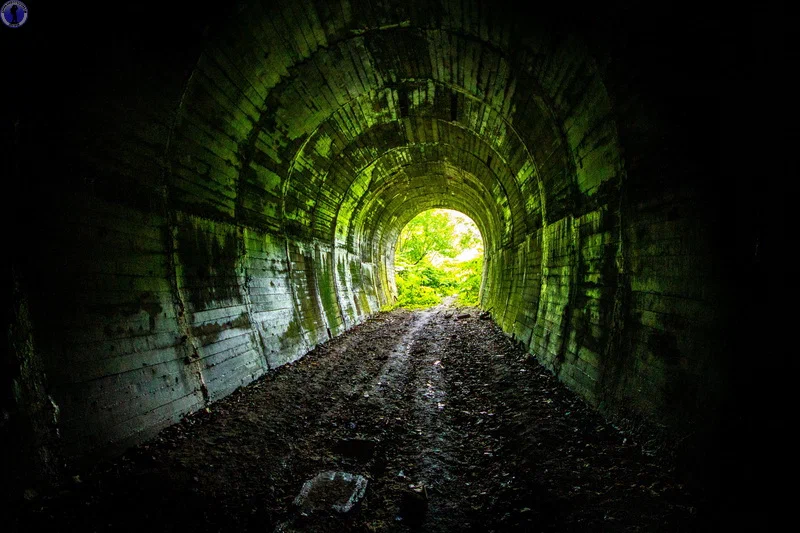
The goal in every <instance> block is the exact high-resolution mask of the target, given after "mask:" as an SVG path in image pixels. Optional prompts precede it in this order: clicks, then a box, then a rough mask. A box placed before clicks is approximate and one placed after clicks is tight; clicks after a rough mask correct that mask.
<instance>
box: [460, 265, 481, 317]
mask: <svg viewBox="0 0 800 533" xmlns="http://www.w3.org/2000/svg"><path fill="white" fill-rule="evenodd" d="M459 268H460V272H459V279H460V280H461V281H460V284H459V286H458V289H459V292H458V305H464V306H467V305H478V304H479V303H480V302H479V301H478V300H479V296H480V290H481V271H482V269H483V256H480V257H476V258H475V259H471V260H469V261H464V262H463V263H462V264H461V265H460V266H459Z"/></svg>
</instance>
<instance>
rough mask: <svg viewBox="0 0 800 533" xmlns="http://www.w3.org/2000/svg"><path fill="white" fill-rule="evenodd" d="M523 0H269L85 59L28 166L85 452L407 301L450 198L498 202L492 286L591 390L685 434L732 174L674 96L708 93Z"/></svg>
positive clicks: (507, 320)
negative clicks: (525, 8)
mask: <svg viewBox="0 0 800 533" xmlns="http://www.w3.org/2000/svg"><path fill="white" fill-rule="evenodd" d="M501 7H502V6H501ZM501 7H500V8H496V6H495V3H492V4H491V8H490V6H489V4H487V3H482V2H478V1H471V2H461V1H451V0H441V1H432V2H431V1H426V2H408V1H397V2H394V1H391V2H384V3H376V2H368V1H362V0H341V1H340V2H334V3H331V2H322V1H314V0H308V1H302V2H297V1H285V2H283V1H281V2H241V3H238V4H237V5H236V7H232V8H231V11H230V14H229V16H228V17H227V18H219V17H217V18H214V19H212V18H204V17H210V16H209V15H207V14H206V15H203V14H202V13H200V12H198V13H194V14H191V13H190V14H188V15H187V14H186V13H184V12H182V13H180V16H178V14H177V13H176V15H175V18H174V20H173V19H170V20H173V22H174V25H173V26H169V25H165V26H164V29H160V30H156V29H153V28H149V27H148V29H145V28H143V27H139V26H136V25H130V26H124V27H123V25H122V22H121V21H116V22H115V23H114V24H109V25H108V26H107V27H106V28H105V29H103V28H98V29H95V30H93V31H95V32H98V33H99V35H92V37H93V38H91V39H90V38H88V37H87V40H86V42H85V43H84V42H82V41H80V40H78V41H77V43H76V44H73V45H72V46H73V47H74V48H73V49H70V50H69V52H65V54H69V55H73V56H74V55H75V54H79V55H81V56H82V57H84V58H86V59H85V61H84V63H82V64H81V66H80V69H78V70H77V72H75V73H73V74H72V75H71V76H68V75H67V76H65V79H66V80H67V82H65V85H64V88H63V91H62V95H61V100H57V101H56V103H58V104H60V105H61V107H59V108H58V109H59V115H58V118H57V119H56V118H54V116H53V115H52V114H47V113H42V114H39V115H33V116H32V117H31V118H30V119H29V120H30V123H31V124H33V126H32V127H34V128H36V127H39V126H41V128H43V129H44V128H46V127H49V126H50V125H51V124H52V123H54V122H56V123H57V125H58V128H59V129H58V131H60V133H59V134H58V135H55V136H54V137H53V138H50V139H43V138H39V137H35V136H34V137H32V138H31V141H30V142H32V143H44V144H45V145H47V146H52V147H57V150H58V152H57V153H59V154H61V155H60V157H59V159H58V162H57V163H56V162H55V161H48V162H30V163H28V164H27V166H26V167H25V168H24V169H23V170H22V171H21V172H22V174H24V175H26V176H30V179H31V180H33V181H36V180H39V181H42V182H43V181H47V182H48V183H50V185H49V186H48V187H47V188H46V189H42V190H40V191H38V190H37V192H36V196H35V202H36V206H37V208H38V209H39V211H40V212H44V213H46V217H45V218H46V220H48V221H51V223H50V225H49V226H48V230H47V233H46V234H45V235H42V236H40V237H39V239H38V240H37V239H32V240H29V241H28V245H29V247H28V249H27V250H26V253H27V254H28V255H29V256H30V257H31V258H34V260H33V261H32V262H33V263H35V264H36V266H35V267H32V268H31V272H30V274H29V276H27V277H28V278H29V279H30V280H32V281H31V283H30V284H29V287H30V301H31V308H32V309H33V311H32V316H33V317H34V321H35V324H36V328H35V330H36V332H37V334H38V335H40V337H41V338H40V339H37V348H36V349H37V350H38V351H39V355H38V357H40V359H41V360H42V361H43V365H44V366H45V367H46V368H47V373H46V376H47V385H46V386H47V389H48V391H50V394H51V396H52V398H53V401H54V402H55V403H56V404H57V405H58V407H59V409H60V413H61V418H60V421H59V428H60V435H61V440H62V441H63V450H64V454H65V456H66V457H67V458H68V460H80V459H82V458H86V457H93V456H96V455H97V454H103V453H114V452H116V451H118V450H120V449H122V448H124V447H125V446H127V445H130V444H132V443H134V442H138V441H141V440H142V439H145V438H147V437H149V436H151V435H153V434H154V433H155V432H156V431H157V430H159V429H160V428H162V427H164V426H165V425H168V424H170V423H173V422H175V421H176V420H178V419H179V418H180V417H181V416H182V415H184V414H186V413H188V412H191V411H194V410H197V409H199V408H202V407H203V406H205V405H207V404H208V402H213V401H214V400H216V399H218V398H221V397H223V396H225V395H227V394H229V393H230V392H231V391H233V390H234V389H235V388H237V387H239V386H241V385H244V384H247V383H249V382H250V381H252V380H253V379H256V378H257V377H259V376H260V375H262V374H263V373H264V372H267V371H268V370H269V369H272V368H275V367H277V366H280V365H282V364H285V363H287V362H290V361H293V360H296V359H297V358H299V357H301V356H302V355H303V354H304V353H305V352H306V351H307V350H309V349H311V348H313V347H314V346H315V345H317V344H319V343H321V342H324V341H325V340H327V339H328V338H330V336H335V335H338V334H340V333H342V332H343V331H345V330H346V329H348V328H350V327H352V326H353V325H355V324H357V323H359V322H361V321H363V320H364V319H365V318H366V317H368V316H369V315H371V314H373V313H375V312H376V311H378V310H379V309H380V308H381V306H383V305H385V304H387V303H390V302H391V301H392V299H393V296H394V295H393V294H392V291H393V287H394V282H393V267H392V259H393V248H394V244H395V242H396V238H397V235H398V233H399V231H400V229H401V228H402V227H403V225H404V224H405V223H406V222H408V221H409V220H410V219H411V218H412V217H413V216H414V215H416V214H417V213H419V212H420V211H422V210H425V209H428V208H434V207H447V208H453V209H457V210H460V211H462V212H464V213H465V214H467V215H469V216H470V217H472V218H473V219H474V220H475V221H476V223H477V224H478V225H479V227H480V229H481V231H482V233H483V235H484V238H485V244H486V251H487V254H486V256H487V264H486V271H485V283H484V289H483V293H482V294H483V298H482V303H481V305H482V307H483V308H484V309H486V310H488V311H490V312H491V314H492V317H493V318H494V319H495V320H496V321H497V322H498V324H500V325H501V326H502V327H503V329H504V330H505V331H507V332H508V333H509V335H511V336H513V338H514V339H515V340H517V341H519V342H522V343H523V344H524V345H525V346H526V347H527V348H528V350H529V352H530V353H531V354H532V355H534V356H536V357H537V358H538V359H539V361H541V362H542V363H543V364H544V365H546V366H547V367H548V368H551V369H552V370H553V371H554V372H555V373H556V374H557V375H558V376H559V377H560V378H561V379H562V380H563V381H564V382H566V383H567V384H568V385H569V386H570V387H572V388H573V389H575V390H576V391H578V392H579V393H580V394H582V395H583V396H584V397H585V398H586V399H587V401H589V402H591V403H592V404H594V405H596V406H598V407H600V408H603V409H606V410H608V411H614V410H619V409H624V411H625V412H626V413H629V414H633V415H635V416H640V417H647V418H651V419H654V420H656V421H658V422H660V423H664V424H666V425H667V426H668V427H670V428H672V430H673V431H674V432H675V433H676V434H682V433H681V432H685V430H686V428H687V427H688V426H689V425H691V424H694V423H696V421H698V420H703V419H705V418H707V417H708V416H709V413H710V412H712V411H713V407H714V405H716V403H717V402H718V401H719V395H718V394H717V393H716V391H717V388H718V387H717V386H718V384H719V381H720V380H722V379H723V373H724V372H723V365H721V363H720V362H719V360H720V354H719V351H720V345H719V344H717V343H715V339H718V338H719V337H720V335H721V331H722V328H723V325H724V318H725V317H724V316H723V315H724V314H723V313H720V311H719V309H720V306H721V301H722V300H721V294H722V292H721V291H722V288H721V287H720V286H719V284H718V283H716V282H715V281H714V271H713V268H714V260H715V259H714V257H713V255H712V253H711V250H713V246H714V239H715V235H716V234H715V231H717V229H716V228H717V224H718V222H717V221H716V215H715V213H716V211H715V210H714V209H713V205H712V203H711V201H712V197H711V196H710V195H709V188H708V186H707V181H705V180H706V178H707V175H706V174H704V172H706V171H707V169H706V168H703V167H702V166H700V165H699V164H698V163H697V162H696V161H693V160H692V159H691V153H690V152H691V150H690V149H689V148H687V146H686V145H685V144H686V142H687V141H686V138H685V136H682V135H683V134H684V133H685V132H686V131H689V130H691V129H692V128H693V127H694V126H693V123H691V121H688V122H687V121H686V120H683V121H681V120H679V119H677V118H676V119H674V120H673V119H672V117H671V116H670V111H671V110H672V109H673V108H672V107H671V106H677V105H681V106H682V105H685V101H684V100H682V99H681V98H683V97H685V96H686V95H687V94H688V93H686V91H688V89H686V88H685V87H684V88H682V89H681V87H683V85H682V84H681V83H680V81H676V80H673V81H672V82H670V84H668V85H667V86H666V89H667V90H668V91H667V92H664V91H662V90H661V89H662V88H660V87H659V86H658V83H657V82H655V81H653V80H658V79H660V78H657V77H651V78H648V77H647V74H648V73H649V74H652V75H653V76H655V74H653V73H654V72H655V71H656V70H648V69H644V70H642V68H641V63H640V59H641V58H640V56H639V55H638V54H640V53H645V52H646V51H647V50H648V49H647V48H646V47H645V48H644V50H645V52H642V51H641V50H640V49H634V48H632V47H627V46H628V45H629V43H627V41H624V39H620V40H619V41H617V40H614V39H609V38H607V37H608V36H607V35H606V37H603V34H602V31H601V30H603V29H604V28H605V27H604V26H597V25H596V24H595V22H596V21H594V19H591V18H590V17H589V18H588V19H587V20H590V22H591V23H590V24H587V25H582V24H581V23H580V20H581V19H578V21H577V22H575V23H574V24H565V20H570V17H564V16H563V15H565V13H558V14H553V13H548V12H546V11H542V12H540V13H539V15H540V16H538V17H526V16H522V14H521V12H518V11H513V10H510V9H502V8H501ZM595 15H597V13H595ZM164 16H167V14H166V13H165V14H164ZM613 16H614V15H609V14H607V13H604V14H603V16H602V17H600V19H599V20H600V21H601V22H604V23H606V24H608V23H610V21H613V20H615V19H613ZM603 17H605V18H603ZM181 21H182V22H181ZM584 22H585V21H584ZM115 24H116V25H115ZM609 27H611V26H609ZM598 28H600V29H598ZM618 30H619V31H618V32H617V33H619V32H622V34H623V35H627V34H625V33H624V29H622V30H620V29H619V28H618ZM103 32H106V33H103ZM665 34H667V32H666V31H665V32H664V33H663V34H661V35H665ZM614 35H617V34H616V33H615V34H614ZM97 38H107V39H108V42H110V43H111V45H110V46H109V47H108V49H98V48H97V47H96V46H95V45H94V44H93V43H96V39H97ZM675 38H677V37H675ZM623 41H624V42H623ZM634 41H635V39H634ZM620 43H622V44H620ZM631 46H632V45H631ZM651 51H652V50H651ZM672 53H673V54H674V57H673V58H672V59H669V58H667V59H669V61H674V62H678V61H682V60H684V59H685V58H684V57H683V56H681V55H680V52H679V51H678V52H676V51H674V50H673V52H672ZM658 61H662V62H664V61H667V60H666V59H665V57H664V56H663V54H662V56H659V58H658ZM665 65H666V66H667V67H670V66H674V65H673V64H670V63H669V62H667V63H665ZM654 68H655V67H651V69H654ZM643 72H644V74H642V73H643ZM686 76H687V78H686V80H684V82H686V83H688V82H691V81H692V77H691V76H692V74H691V72H690V73H689V74H686ZM681 90H683V91H684V92H683V93H682V92H681ZM676 98H677V100H676ZM676 102H677V103H676ZM37 121H38V122H37ZM682 143H683V144H682ZM31 194H33V192H31ZM43 216H44V215H43ZM31 243H38V244H37V245H33V246H30V244H31ZM53 302H58V303H57V309H58V310H57V312H52V311H51V309H52V307H53V305H54V304H53Z"/></svg>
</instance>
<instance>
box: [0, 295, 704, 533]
mask: <svg viewBox="0 0 800 533" xmlns="http://www.w3.org/2000/svg"><path fill="white" fill-rule="evenodd" d="M670 468H671V467H670V464H669V462H668V461H667V460H666V459H665V458H662V457H659V456H657V455H656V454H654V453H653V452H651V451H648V450H647V449H646V448H643V447H642V446H641V445H640V444H638V443H635V442H633V440H632V439H631V438H630V436H629V435H623V434H622V433H620V432H619V431H618V430H616V429H615V428H613V427H612V426H610V425H609V424H607V423H606V422H605V421H604V420H603V419H602V418H601V417H600V416H599V415H597V414H596V413H595V412H593V411H592V410H591V409H589V408H588V407H587V406H586V405H585V404H584V403H583V402H582V401H580V400H579V399H578V398H577V397H576V396H575V395H574V394H573V393H571V392H570V391H568V390H566V389H565V387H564V386H563V385H561V384H560V383H559V382H558V381H557V380H556V379H555V378H554V377H553V376H552V375H551V374H549V373H548V372H547V371H545V370H544V369H543V368H542V367H541V366H539V365H538V363H536V361H535V359H534V358H532V357H530V356H529V355H528V354H526V353H525V352H524V351H523V350H521V349H519V348H518V347H516V346H515V345H514V344H513V343H512V342H511V341H510V339H508V338H507V337H506V336H505V335H504V334H503V333H502V331H500V329H499V328H498V327H497V326H496V325H495V324H494V323H492V322H491V321H489V320H481V319H480V318H479V311H478V310H477V309H474V308H473V309H461V310H457V309H454V308H452V307H448V306H446V305H443V306H439V307H437V308H433V309H429V310H425V311H417V312H409V311H405V310H395V311H392V312H389V313H380V314H379V315H377V316H375V317H374V318H373V319H370V320H368V321H366V322H365V323H363V324H361V325H359V326H356V327H355V328H353V329H352V330H351V331H349V332H348V333H346V334H344V335H342V336H340V337H338V338H336V339H333V340H332V341H330V342H328V343H326V344H324V345H322V346H319V347H317V349H315V350H313V351H312V352H311V353H309V354H308V355H307V356H306V357H304V358H303V359H302V360H300V361H298V362H296V363H294V364H290V365H287V366H285V367H282V368H280V369H278V370H276V371H273V372H271V373H269V374H268V375H266V376H265V377H264V378H262V379H260V380H259V381H257V382H256V383H253V384H252V385H250V386H248V387H245V388H243V389H240V390H239V391H237V392H235V393H234V394H232V395H231V396H229V397H228V398H225V399H224V400H221V401H219V402H217V403H215V404H213V405H212V406H211V407H210V408H209V410H208V412H200V413H197V414H195V415H192V416H189V417H187V418H186V419H185V420H184V421H183V422H182V423H180V424H178V425H176V426H173V427H171V428H168V429H166V430H164V431H163V432H162V433H161V434H160V435H159V436H158V438H156V439H155V440H153V441H151V442H149V443H147V444H144V445H142V446H139V447H137V448H135V449H132V450H130V451H129V452H128V453H127V454H125V456H124V457H122V458H120V459H118V460H116V461H113V462H106V463H103V464H102V465H101V466H100V467H98V468H97V469H95V470H94V471H93V472H87V473H83V474H82V475H81V479H80V482H76V483H75V484H74V485H73V486H71V487H68V488H67V489H66V490H64V491H62V492H61V493H59V494H56V495H52V496H49V497H47V498H44V499H42V500H39V501H35V502H31V503H30V505H29V506H27V507H26V508H24V509H20V510H19V512H18V514H17V518H16V521H15V522H14V525H15V527H16V529H14V528H12V531H15V530H17V531H28V530H35V529H45V530H47V529H48V528H49V530H52V531H137V532H140V531H142V530H149V531H187V530H191V531H194V532H202V531H208V532H212V531H213V532H228V531H259V532H265V531H266V532H269V531H276V532H278V531H281V532H291V531H318V532H334V531H335V532H337V533H338V532H343V531H363V532H374V531H398V532H406V531H408V532H410V531H429V532H451V531H452V532H460V531H474V532H479V531H480V532H488V531H497V532H501V531H642V532H644V531H665V532H666V531H670V532H675V531H692V530H694V528H695V527H696V525H697V520H696V518H695V514H696V511H695V506H696V505H697V499H696V497H693V496H692V495H690V494H688V493H687V492H686V491H685V489H684V488H683V487H682V486H681V485H680V484H679V483H677V482H676V481H675V480H674V478H673V476H672V472H671V470H670ZM322 471H344V472H349V473H352V474H357V475H361V476H364V477H365V478H366V479H367V480H368V485H367V489H366V493H365V496H364V498H363V500H362V501H361V502H360V504H359V505H358V506H357V507H356V508H355V509H354V510H352V511H351V512H349V513H347V514H345V515H341V514H338V513H335V512H324V511H323V512H316V513H311V514H310V515H309V516H304V515H303V514H301V513H300V512H299V511H298V509H297V508H296V507H295V506H294V504H293V501H294V498H295V496H296V495H297V494H298V492H299V490H300V488H301V486H302V485H303V483H304V482H305V481H306V480H307V479H310V478H312V477H314V476H315V475H316V474H317V473H319V472H322Z"/></svg>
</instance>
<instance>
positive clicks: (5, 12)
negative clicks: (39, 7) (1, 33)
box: [0, 0, 28, 28]
mask: <svg viewBox="0 0 800 533" xmlns="http://www.w3.org/2000/svg"><path fill="white" fill-rule="evenodd" d="M0 19H2V20H3V24H5V25H6V26H8V27H9V28H19V27H20V26H22V25H23V24H25V21H26V20H28V6H26V5H25V4H23V3H22V2H20V1H19V0H11V1H10V2H6V3H5V4H3V8H2V9H0Z"/></svg>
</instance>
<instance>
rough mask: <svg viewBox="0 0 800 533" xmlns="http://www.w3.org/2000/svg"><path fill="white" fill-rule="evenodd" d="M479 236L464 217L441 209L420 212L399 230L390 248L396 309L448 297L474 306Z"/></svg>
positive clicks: (479, 260) (431, 303)
mask: <svg viewBox="0 0 800 533" xmlns="http://www.w3.org/2000/svg"><path fill="white" fill-rule="evenodd" d="M482 268H483V240H482V239H481V234H480V231H478V228H477V226H475V223H474V222H473V221H472V220H471V219H469V218H468V217H467V216H465V215H463V214H461V213H459V212H457V211H450V210H445V209H434V210H430V211H424V212H422V213H420V214H419V215H417V216H416V217H414V218H413V219H412V220H411V222H409V223H408V224H407V225H406V227H405V228H403V230H402V232H401V233H400V237H399V238H398V240H397V249H396V250H395V274H396V276H395V281H396V283H397V293H398V297H397V302H396V305H397V306H399V307H407V308H423V307H431V306H434V305H436V304H438V303H440V302H441V301H442V299H443V298H445V297H448V296H456V297H457V303H458V304H459V305H465V306H466V305H477V304H478V298H479V293H480V286H481V269H482Z"/></svg>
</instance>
